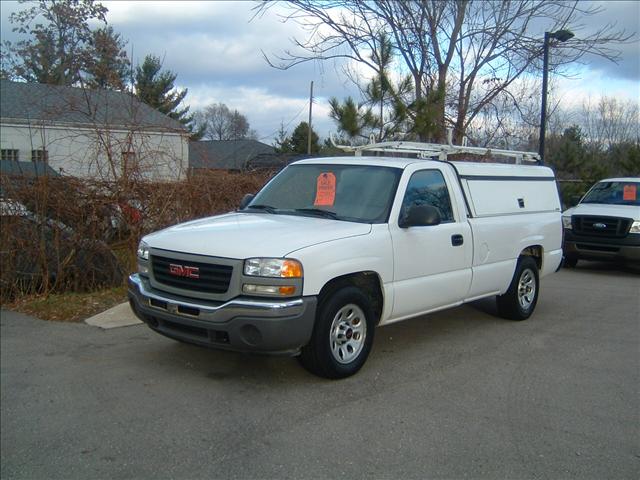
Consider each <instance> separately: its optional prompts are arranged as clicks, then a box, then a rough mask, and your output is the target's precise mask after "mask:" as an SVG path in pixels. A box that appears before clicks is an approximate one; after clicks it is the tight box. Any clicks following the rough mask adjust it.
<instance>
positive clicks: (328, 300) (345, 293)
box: [298, 286, 375, 379]
mask: <svg viewBox="0 0 640 480" xmlns="http://www.w3.org/2000/svg"><path fill="white" fill-rule="evenodd" d="M346 303H355V304H357V305H358V306H359V307H360V308H361V309H362V311H363V312H364V314H365V317H366V321H367V338H366V340H365V342H366V343H365V346H364V349H363V351H362V353H361V354H360V356H359V357H358V359H357V360H356V361H355V362H354V363H352V364H349V365H341V364H338V363H337V362H335V360H334V359H333V357H332V355H331V352H330V351H329V346H328V342H327V333H328V329H329V328H330V327H331V322H332V321H333V316H334V315H335V312H336V311H337V310H339V309H340V308H341V307H342V306H343V305H345V304H346ZM374 330H375V323H374V321H373V312H372V309H371V302H370V301H369V298H368V297H367V296H366V295H365V294H364V293H363V292H362V290H360V289H359V288H358V287H355V286H344V287H342V288H340V289H338V290H334V291H333V292H332V294H331V295H326V296H324V297H323V298H322V299H321V301H320V304H319V305H318V311H317V314H316V322H315V325H314V327H313V335H312V336H311V341H310V342H309V343H308V344H307V345H306V346H304V347H303V348H302V352H301V354H300V356H299V357H298V359H299V361H300V363H301V364H302V366H303V367H304V368H306V369H307V370H308V371H309V372H311V373H313V374H315V375H318V376H320V377H324V378H330V379H338V378H345V377H349V376H351V375H353V374H355V373H356V372H357V371H358V370H360V368H361V367H362V365H363V364H364V362H365V360H366V359H367V356H368V355H369V351H370V350H371V345H372V343H373V335H374Z"/></svg>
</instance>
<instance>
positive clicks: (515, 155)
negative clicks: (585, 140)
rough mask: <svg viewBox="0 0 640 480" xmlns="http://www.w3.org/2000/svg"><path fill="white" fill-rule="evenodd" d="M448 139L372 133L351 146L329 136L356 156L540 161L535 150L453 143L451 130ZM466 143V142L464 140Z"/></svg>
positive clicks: (536, 162) (335, 144)
mask: <svg viewBox="0 0 640 480" xmlns="http://www.w3.org/2000/svg"><path fill="white" fill-rule="evenodd" d="M447 134H448V135H447V137H448V140H449V143H448V144H440V143H420V142H405V141H393V142H378V143H376V142H375V138H374V137H373V135H372V136H371V137H370V138H369V142H370V143H368V144H366V145H359V146H351V145H338V144H337V143H336V142H335V140H334V138H333V136H331V142H332V143H333V145H334V146H335V147H336V148H339V149H341V150H343V151H345V152H353V153H354V155H355V156H356V157H360V156H362V155H363V153H364V154H366V153H377V154H383V155H384V154H397V153H402V154H408V155H415V156H416V158H422V159H438V160H443V161H446V160H447V159H448V156H449V155H453V154H465V153H467V154H474V155H485V156H490V157H491V156H494V155H498V156H501V157H506V158H509V159H513V161H514V163H516V164H523V163H534V164H539V163H540V155H538V153H537V152H525V151H519V150H505V149H499V148H484V147H469V146H467V145H453V143H452V141H451V130H449V131H448V132H447ZM465 143H466V142H465Z"/></svg>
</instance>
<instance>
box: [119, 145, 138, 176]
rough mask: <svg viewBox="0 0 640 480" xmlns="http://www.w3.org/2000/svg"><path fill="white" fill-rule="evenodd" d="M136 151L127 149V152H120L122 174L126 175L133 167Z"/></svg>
mask: <svg viewBox="0 0 640 480" xmlns="http://www.w3.org/2000/svg"><path fill="white" fill-rule="evenodd" d="M135 163H136V152H133V151H131V150H129V151H128V152H122V174H123V175H125V176H127V175H129V174H130V173H131V172H132V170H134V168H135Z"/></svg>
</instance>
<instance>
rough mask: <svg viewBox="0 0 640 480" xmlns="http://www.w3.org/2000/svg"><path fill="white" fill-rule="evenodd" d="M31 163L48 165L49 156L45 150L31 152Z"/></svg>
mask: <svg viewBox="0 0 640 480" xmlns="http://www.w3.org/2000/svg"><path fill="white" fill-rule="evenodd" d="M31 161H32V162H45V163H47V161H49V154H48V153H47V151H46V150H45V149H40V150H31Z"/></svg>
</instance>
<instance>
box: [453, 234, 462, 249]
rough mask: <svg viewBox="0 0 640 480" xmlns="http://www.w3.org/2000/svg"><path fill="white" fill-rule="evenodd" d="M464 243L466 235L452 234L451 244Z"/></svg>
mask: <svg viewBox="0 0 640 480" xmlns="http://www.w3.org/2000/svg"><path fill="white" fill-rule="evenodd" d="M463 243H464V237H463V236H462V235H451V245H453V246H454V247H459V246H460V245H462V244H463Z"/></svg>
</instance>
